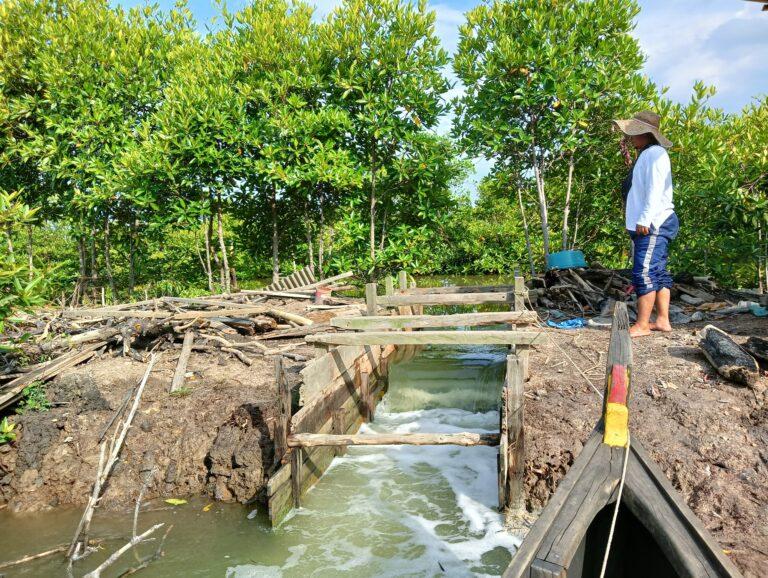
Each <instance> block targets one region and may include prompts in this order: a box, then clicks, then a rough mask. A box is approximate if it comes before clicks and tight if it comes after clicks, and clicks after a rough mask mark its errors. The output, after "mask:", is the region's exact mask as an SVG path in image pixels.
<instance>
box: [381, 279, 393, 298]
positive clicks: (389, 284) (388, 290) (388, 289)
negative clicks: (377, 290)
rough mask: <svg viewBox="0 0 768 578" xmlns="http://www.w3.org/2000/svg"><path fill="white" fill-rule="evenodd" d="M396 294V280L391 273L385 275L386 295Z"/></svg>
mask: <svg viewBox="0 0 768 578" xmlns="http://www.w3.org/2000/svg"><path fill="white" fill-rule="evenodd" d="M394 294H395V280H394V279H392V276H391V275H387V276H386V277H384V295H387V296H389V297H391V296H392V295H394Z"/></svg>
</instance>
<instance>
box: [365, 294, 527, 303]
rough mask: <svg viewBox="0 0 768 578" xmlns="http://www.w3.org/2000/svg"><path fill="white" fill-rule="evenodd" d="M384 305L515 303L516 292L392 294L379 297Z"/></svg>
mask: <svg viewBox="0 0 768 578" xmlns="http://www.w3.org/2000/svg"><path fill="white" fill-rule="evenodd" d="M378 303H379V305H381V306H382V307H399V306H413V305H480V304H483V303H514V292H510V293H448V294H442V293H439V294H430V293H427V294H419V295H392V296H391V297H387V296H386V295H385V296H383V297H379V299H378Z"/></svg>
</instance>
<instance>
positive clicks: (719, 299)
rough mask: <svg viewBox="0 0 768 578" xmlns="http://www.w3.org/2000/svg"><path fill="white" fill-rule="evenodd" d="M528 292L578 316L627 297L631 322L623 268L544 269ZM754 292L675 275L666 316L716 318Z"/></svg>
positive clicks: (678, 320) (627, 273) (680, 320)
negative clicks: (544, 272) (723, 287)
mask: <svg viewBox="0 0 768 578" xmlns="http://www.w3.org/2000/svg"><path fill="white" fill-rule="evenodd" d="M529 285H530V286H531V289H532V291H531V295H532V297H533V298H537V299H538V305H539V306H543V307H545V308H547V309H548V310H550V311H551V312H554V313H555V315H554V316H555V317H558V316H559V313H563V314H564V315H563V316H572V315H573V314H574V313H578V314H579V315H581V316H582V317H593V316H598V317H610V312H611V311H612V310H613V304H614V302H616V301H627V307H628V308H629V316H630V319H631V320H634V317H635V315H636V310H635V307H634V304H633V302H632V293H633V292H632V272H631V270H628V269H618V270H617V269H606V268H604V267H602V266H600V265H593V266H592V267H590V268H588V269H567V270H555V271H548V272H547V273H546V275H544V276H543V277H537V278H535V279H533V280H532V281H531V282H529ZM758 299H759V296H758V295H756V294H752V293H748V292H741V291H734V290H726V289H722V288H720V287H719V286H718V285H717V284H716V283H715V282H714V281H712V280H711V279H710V278H708V277H695V276H692V275H685V274H684V275H679V276H676V277H675V284H674V287H673V288H672V303H671V306H670V318H671V321H672V323H673V324H676V325H680V324H685V323H690V322H692V321H704V320H705V319H716V318H718V317H722V316H725V315H731V314H735V313H747V312H749V311H750V309H749V306H748V305H745V303H748V302H753V301H754V302H756V301H758Z"/></svg>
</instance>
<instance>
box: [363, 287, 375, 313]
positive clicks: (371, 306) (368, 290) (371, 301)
mask: <svg viewBox="0 0 768 578" xmlns="http://www.w3.org/2000/svg"><path fill="white" fill-rule="evenodd" d="M376 291H377V289H376V283H366V284H365V314H366V315H376Z"/></svg>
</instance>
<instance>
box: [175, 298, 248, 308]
mask: <svg viewBox="0 0 768 578" xmlns="http://www.w3.org/2000/svg"><path fill="white" fill-rule="evenodd" d="M162 301H167V302H168V303H179V304H181V305H200V306H203V307H226V308H229V309H234V308H238V307H239V308H240V309H249V308H251V307H253V304H251V303H237V302H236V301H229V300H226V299H208V298H199V297H195V298H188V297H163V299H162Z"/></svg>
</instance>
